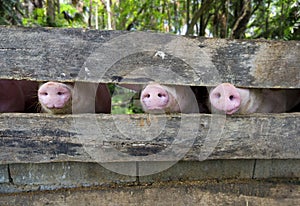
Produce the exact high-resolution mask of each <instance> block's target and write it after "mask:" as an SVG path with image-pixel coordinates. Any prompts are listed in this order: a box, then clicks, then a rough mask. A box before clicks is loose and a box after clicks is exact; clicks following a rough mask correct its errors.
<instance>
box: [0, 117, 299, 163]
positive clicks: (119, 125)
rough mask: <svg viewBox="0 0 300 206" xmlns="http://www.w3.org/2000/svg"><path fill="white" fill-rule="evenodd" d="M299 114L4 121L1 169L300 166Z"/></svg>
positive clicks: (0, 122) (0, 131)
mask: <svg viewBox="0 0 300 206" xmlns="http://www.w3.org/2000/svg"><path fill="white" fill-rule="evenodd" d="M299 115H300V114H299V113H289V114H270V115H267V114H255V115H249V116H232V117H227V118H225V116H221V115H210V114H188V115H187V114H185V115H180V114H178V115H176V114H174V115H148V114H139V115H103V114H81V115H66V116H53V115H47V114H1V115H0V136H1V145H0V162H1V163H2V164H6V163H26V162H28V163H29V162H30V163H33V162H37V163H38V162H57V161H81V162H91V161H97V162H103V163H109V162H139V161H141V162H143V161H146V162H147V161H149V162H150V161H154V162H155V161H178V160H180V159H183V160H185V161H201V160H205V159H299V157H300V145H299V144H300V134H299V132H300V131H299V129H298V125H299V123H300V122H299V121H300V118H299Z"/></svg>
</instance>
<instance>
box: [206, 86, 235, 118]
mask: <svg viewBox="0 0 300 206" xmlns="http://www.w3.org/2000/svg"><path fill="white" fill-rule="evenodd" d="M209 99H210V103H211V104H212V106H213V107H214V108H215V109H217V110H219V111H224V112H225V113H226V114H233V113H235V112H237V111H238V110H239V108H240V105H241V97H240V94H239V92H238V91H237V88H235V87H234V86H233V85H232V84H229V83H223V84H220V85H219V86H217V87H216V88H214V89H213V90H212V91H211V92H210V95H209Z"/></svg>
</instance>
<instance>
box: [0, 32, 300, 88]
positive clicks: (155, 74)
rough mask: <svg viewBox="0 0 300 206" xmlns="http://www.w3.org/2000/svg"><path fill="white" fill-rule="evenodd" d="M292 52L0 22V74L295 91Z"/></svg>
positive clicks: (280, 46)
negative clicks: (222, 84) (6, 25)
mask: <svg viewBox="0 0 300 206" xmlns="http://www.w3.org/2000/svg"><path fill="white" fill-rule="evenodd" d="M299 56H300V43H299V42H298V41H288V42H284V41H266V40H228V39H227V40H225V39H205V38H191V37H184V36H176V35H170V34H161V33H151V32H124V31H97V30H84V29H54V28H15V27H0V66H1V71H0V78H15V79H31V80H37V81H47V80H57V81H74V80H76V81H90V82H118V83H119V82H122V83H138V84H141V83H146V82H149V81H154V80H155V81H157V82H160V83H166V84H185V85H199V86H214V85H217V84H219V83H221V82H230V83H233V84H234V85H237V86H242V87H261V88H262V87H273V88H299V87H300V81H299V79H300V72H299V71H300V59H299ZM287 80H288V81H287Z"/></svg>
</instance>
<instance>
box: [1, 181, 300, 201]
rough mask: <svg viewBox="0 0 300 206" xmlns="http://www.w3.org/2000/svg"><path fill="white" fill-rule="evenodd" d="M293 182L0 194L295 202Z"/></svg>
mask: <svg viewBox="0 0 300 206" xmlns="http://www.w3.org/2000/svg"><path fill="white" fill-rule="evenodd" d="M299 190H300V186H299V185H297V183H286V182H282V183H277V184H275V183H272V182H267V181H259V182H257V181H240V180H239V181H236V180H235V181H228V180H227V181H195V182H178V183H174V182H169V183H156V184H152V185H138V186H129V187H118V188H115V187H114V188H103V187H96V188H90V189H84V188H77V189H70V190H58V191H48V192H26V193H17V194H15V195H7V196H4V195H2V196H0V204H1V205H95V206H97V205H149V206H150V205H153V203H155V205H298V204H299V201H300V195H299Z"/></svg>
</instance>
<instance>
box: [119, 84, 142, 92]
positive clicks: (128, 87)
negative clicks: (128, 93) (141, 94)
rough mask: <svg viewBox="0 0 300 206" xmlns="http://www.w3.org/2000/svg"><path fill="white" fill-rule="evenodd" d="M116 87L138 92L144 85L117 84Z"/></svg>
mask: <svg viewBox="0 0 300 206" xmlns="http://www.w3.org/2000/svg"><path fill="white" fill-rule="evenodd" d="M118 86H120V87H124V88H127V89H131V90H134V91H140V90H142V89H143V88H144V85H142V84H118Z"/></svg>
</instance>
